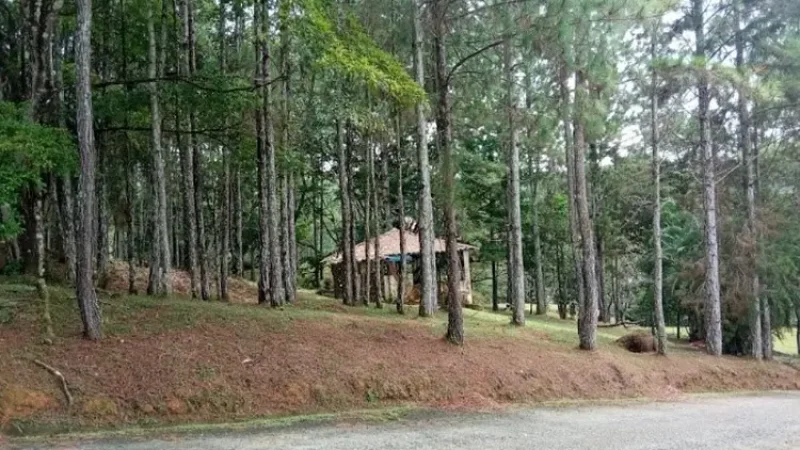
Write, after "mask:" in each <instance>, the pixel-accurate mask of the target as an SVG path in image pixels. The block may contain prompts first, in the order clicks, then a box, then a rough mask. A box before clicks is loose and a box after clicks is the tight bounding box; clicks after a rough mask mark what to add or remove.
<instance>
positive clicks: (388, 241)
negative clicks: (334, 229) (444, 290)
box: [323, 228, 475, 264]
mask: <svg viewBox="0 0 800 450" xmlns="http://www.w3.org/2000/svg"><path fill="white" fill-rule="evenodd" d="M403 238H404V239H403V240H404V241H405V247H406V248H405V253H406V254H407V255H416V254H419V235H418V234H417V233H416V232H414V231H412V230H406V231H405V232H404V233H403ZM378 241H379V243H380V249H379V250H378V256H379V257H380V258H386V257H387V256H392V255H399V254H400V230H399V229H398V228H392V229H391V230H389V231H387V232H385V233H383V234H381V235H380V236H379V237H378ZM366 247H367V246H366V241H364V242H359V243H358V244H356V246H355V257H356V261H358V262H360V261H364V260H366V259H367V256H366ZM473 248H475V247H473V246H471V245H467V244H464V243H461V242H459V244H458V250H459V251H461V250H465V249H473ZM446 249H447V244H446V243H445V240H444V239H440V238H436V239H434V241H433V251H434V252H435V253H444V252H445V251H446ZM374 255H375V238H372V239H371V240H370V245H369V256H370V258H371V259H375V256H374ZM341 261H342V254H341V253H340V252H336V253H333V254H331V255H330V256H328V257H327V258H325V259H324V260H323V262H324V263H325V264H338V263H340V262H341Z"/></svg>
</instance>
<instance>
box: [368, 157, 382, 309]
mask: <svg viewBox="0 0 800 450" xmlns="http://www.w3.org/2000/svg"><path fill="white" fill-rule="evenodd" d="M367 151H368V152H369V176H370V179H371V180H370V181H371V183H370V184H371V185H372V204H373V209H372V225H373V229H374V230H375V246H374V250H375V261H374V262H375V265H374V267H373V269H374V272H375V307H376V308H383V289H382V287H383V286H382V284H383V282H382V281H383V272H382V270H381V254H380V248H381V239H380V235H381V229H380V215H381V207H380V205H379V204H378V183H377V181H376V180H375V149H374V148H372V146H371V145H370V146H369V148H368V150H367ZM369 201H370V199H367V203H369Z"/></svg>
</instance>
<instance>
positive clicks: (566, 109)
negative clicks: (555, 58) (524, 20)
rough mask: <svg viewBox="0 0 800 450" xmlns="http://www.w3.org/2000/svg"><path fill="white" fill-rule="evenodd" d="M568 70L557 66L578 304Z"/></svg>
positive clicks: (577, 238) (579, 275)
mask: <svg viewBox="0 0 800 450" xmlns="http://www.w3.org/2000/svg"><path fill="white" fill-rule="evenodd" d="M568 73H569V71H568V69H567V63H566V62H562V63H561V66H560V67H559V75H558V81H559V92H560V97H561V121H562V124H563V127H564V148H565V151H566V162H567V194H568V196H569V203H568V204H569V208H568V210H569V230H570V242H571V244H572V246H571V251H570V252H569V253H570V255H568V256H569V257H571V259H572V262H573V267H574V271H575V292H576V293H577V294H578V295H577V297H578V298H577V299H576V302H577V303H578V304H579V305H583V304H584V303H585V297H586V292H585V289H584V288H585V285H584V281H583V266H582V265H581V262H580V259H579V258H578V249H579V245H580V231H579V229H578V211H577V205H576V192H575V154H574V152H573V150H574V149H573V139H572V138H573V136H572V135H573V130H572V111H571V110H572V108H571V101H570V92H569V84H568V83H569V75H568Z"/></svg>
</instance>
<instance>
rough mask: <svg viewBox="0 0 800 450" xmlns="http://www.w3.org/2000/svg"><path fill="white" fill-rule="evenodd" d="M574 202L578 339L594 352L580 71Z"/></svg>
mask: <svg viewBox="0 0 800 450" xmlns="http://www.w3.org/2000/svg"><path fill="white" fill-rule="evenodd" d="M575 79H576V81H575V142H574V149H575V156H574V158H573V162H574V164H575V199H576V203H577V208H576V209H577V213H578V214H577V216H578V223H579V231H580V238H581V240H580V242H581V249H582V254H583V275H584V280H583V282H584V285H585V287H586V292H585V294H586V295H585V298H584V303H583V304H582V305H581V308H580V317H579V318H578V338H579V341H580V344H579V346H580V348H581V349H582V350H594V349H595V347H596V345H597V339H596V335H597V313H598V311H597V298H598V289H597V277H596V276H595V270H596V269H595V265H596V259H595V258H596V254H595V250H596V247H595V243H594V235H593V234H594V233H593V228H594V227H593V226H592V219H591V216H590V215H589V198H588V192H587V188H586V141H585V138H584V122H583V121H584V118H583V114H584V111H583V108H584V101H585V100H584V99H585V96H586V93H585V89H586V85H585V80H584V79H583V76H582V74H581V72H578V73H577V74H576V77H575Z"/></svg>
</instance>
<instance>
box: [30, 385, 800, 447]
mask: <svg viewBox="0 0 800 450" xmlns="http://www.w3.org/2000/svg"><path fill="white" fill-rule="evenodd" d="M29 448H30V449H37V450H55V449H59V450H60V449H86V450H154V449H163V450H262V449H264V450H266V449H270V450H276V449H293V450H297V449H326V450H327V449H342V450H344V449H346V450H366V449H381V450H394V449H397V450H400V449H408V450H412V449H413V450H422V449H430V450H434V449H435V450H446V449H463V450H473V449H474V450H486V449H547V450H561V449H569V450H577V449H590V450H597V449H600V448H613V449H615V450H644V449H670V450H674V449H690V450H702V449H714V450H717V449H726V450H733V449H747V450H761V449H770V450H773V449H800V394H793V393H775V394H761V395H758V396H742V397H727V398H720V397H713V398H712V397H705V398H693V399H691V400H687V401H683V402H678V403H649V404H630V405H624V406H591V407H565V408H537V409H526V410H519V411H511V412H502V413H493V414H469V415H443V416H437V417H434V418H428V419H420V420H416V419H415V420H408V421H401V422H396V423H390V424H361V425H352V424H350V425H342V424H339V425H325V426H317V427H304V428H296V429H285V430H271V431H260V432H259V431H256V432H252V431H251V432H245V433H239V434H214V435H204V436H197V435H195V436H190V437H183V438H170V439H163V440H159V439H154V440H147V441H142V440H139V441H131V442H121V441H101V442H89V443H79V444H76V443H64V444H60V445H55V446H50V447H47V446H39V447H29Z"/></svg>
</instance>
